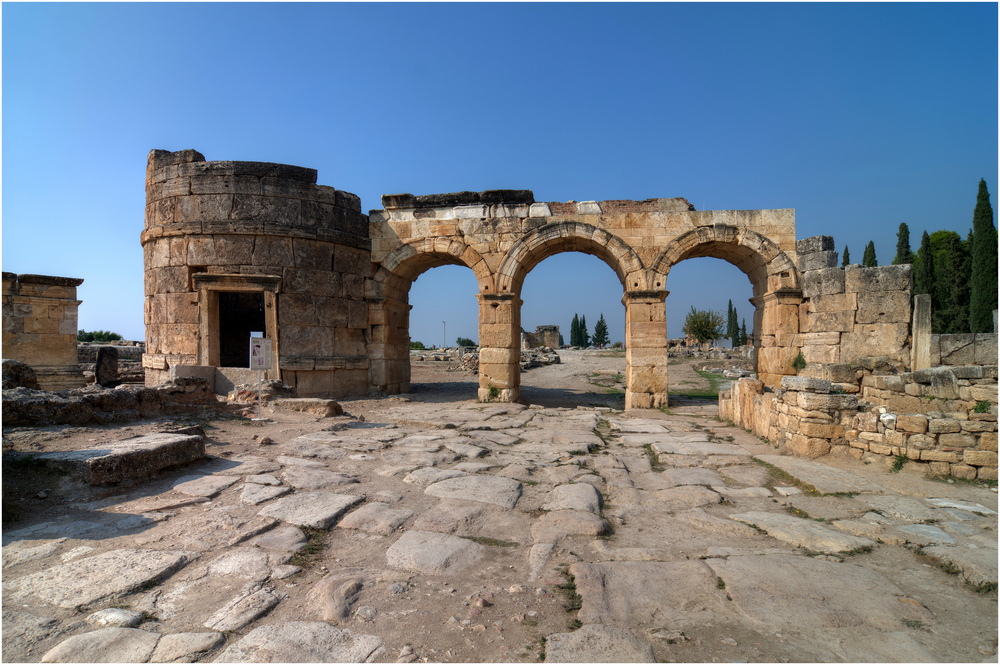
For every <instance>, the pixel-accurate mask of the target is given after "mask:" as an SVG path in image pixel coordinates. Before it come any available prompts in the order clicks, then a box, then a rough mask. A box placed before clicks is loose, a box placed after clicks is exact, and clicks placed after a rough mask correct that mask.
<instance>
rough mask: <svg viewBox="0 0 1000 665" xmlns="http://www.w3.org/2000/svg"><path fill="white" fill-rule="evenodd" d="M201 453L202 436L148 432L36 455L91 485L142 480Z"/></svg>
mask: <svg viewBox="0 0 1000 665" xmlns="http://www.w3.org/2000/svg"><path fill="white" fill-rule="evenodd" d="M204 456H205V441H204V439H203V438H202V437H201V436H197V435H185V434H147V435H145V436H140V437H137V438H135V439H127V440H125V441H117V442H115V443H113V444H111V445H110V446H108V447H105V448H93V449H89V450H72V451H67V452H54V453H42V454H41V455H38V459H40V460H43V461H45V463H46V464H49V465H51V466H54V467H56V468H58V469H62V470H63V471H66V472H67V473H69V474H70V475H73V476H77V477H79V478H81V479H83V480H84V481H86V482H88V483H90V484H91V485H115V484H118V483H128V482H135V481H139V480H143V479H145V478H148V477H150V476H151V475H153V474H154V473H156V472H157V471H160V470H161V469H164V468H166V467H168V466H175V465H178V464H186V463H188V462H193V461H195V460H198V459H201V458H203V457H204Z"/></svg>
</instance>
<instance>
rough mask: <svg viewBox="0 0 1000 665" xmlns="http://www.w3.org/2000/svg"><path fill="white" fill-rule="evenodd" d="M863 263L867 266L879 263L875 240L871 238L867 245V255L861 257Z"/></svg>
mask: <svg viewBox="0 0 1000 665" xmlns="http://www.w3.org/2000/svg"><path fill="white" fill-rule="evenodd" d="M861 265H863V266H865V267H866V268H874V267H876V266H877V265H878V259H876V258H875V241H874V240H869V241H868V244H867V245H866V246H865V255H864V256H863V257H862V258H861Z"/></svg>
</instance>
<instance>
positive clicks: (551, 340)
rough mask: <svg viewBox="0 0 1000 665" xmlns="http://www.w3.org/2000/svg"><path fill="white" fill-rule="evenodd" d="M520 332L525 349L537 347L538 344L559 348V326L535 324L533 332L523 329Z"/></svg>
mask: <svg viewBox="0 0 1000 665" xmlns="http://www.w3.org/2000/svg"><path fill="white" fill-rule="evenodd" d="M522 334H523V335H524V348H525V349H537V348H538V347H540V346H547V347H549V348H552V349H558V348H559V326H535V332H533V333H529V332H527V331H524V332H523V333H522Z"/></svg>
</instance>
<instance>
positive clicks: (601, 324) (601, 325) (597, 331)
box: [594, 312, 610, 347]
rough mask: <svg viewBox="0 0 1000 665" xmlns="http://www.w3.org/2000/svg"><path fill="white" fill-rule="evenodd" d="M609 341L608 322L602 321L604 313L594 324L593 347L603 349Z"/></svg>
mask: <svg viewBox="0 0 1000 665" xmlns="http://www.w3.org/2000/svg"><path fill="white" fill-rule="evenodd" d="M609 341H610V340H609V339H608V322H607V321H605V320H604V313H603V312H601V318H599V319H598V320H597V323H596V324H594V346H596V347H603V346H605V345H606V344H607V343H608V342H609Z"/></svg>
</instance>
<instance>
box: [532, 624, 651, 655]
mask: <svg viewBox="0 0 1000 665" xmlns="http://www.w3.org/2000/svg"><path fill="white" fill-rule="evenodd" d="M545 662H549V663H655V662H656V659H655V658H654V657H653V647H652V646H650V644H649V643H648V642H645V641H643V640H641V639H639V638H638V637H636V636H635V635H633V634H632V633H630V632H629V631H627V630H625V629H624V628H618V627H617V626H606V625H604V624H592V625H588V626H583V627H582V628H580V629H579V630H575V631H573V632H572V633H555V634H553V635H549V636H548V638H546V642H545Z"/></svg>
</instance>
